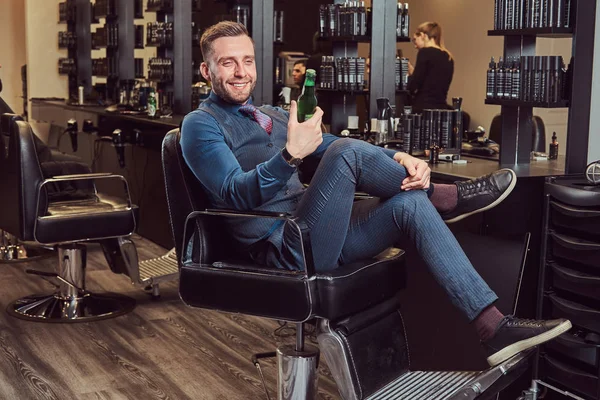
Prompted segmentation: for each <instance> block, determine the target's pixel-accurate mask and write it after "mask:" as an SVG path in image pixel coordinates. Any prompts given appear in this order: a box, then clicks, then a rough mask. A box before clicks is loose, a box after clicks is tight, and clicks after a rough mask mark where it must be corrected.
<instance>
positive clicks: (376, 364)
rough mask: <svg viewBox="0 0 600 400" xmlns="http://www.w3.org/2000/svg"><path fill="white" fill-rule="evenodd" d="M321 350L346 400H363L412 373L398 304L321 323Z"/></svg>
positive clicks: (383, 305)
mask: <svg viewBox="0 0 600 400" xmlns="http://www.w3.org/2000/svg"><path fill="white" fill-rule="evenodd" d="M317 340H318V342H319V348H320V349H321V352H322V353H323V356H324V357H325V361H326V363H327V365H328V367H329V369H330V371H331V374H332V375H333V378H334V380H335V381H336V383H337V387H338V389H339V391H340V394H341V395H342V398H343V399H345V400H362V399H366V398H367V397H369V396H370V395H371V394H373V393H375V392H377V391H378V390H379V389H381V388H383V387H385V386H386V385H388V384H389V383H390V382H392V381H394V380H395V379H397V378H398V377H399V376H401V375H403V374H404V373H406V372H408V370H409V356H408V347H407V342H406V333H405V330H404V323H403V321H402V316H401V315H400V312H399V311H398V300H397V299H395V298H393V299H391V300H388V301H386V302H384V303H381V304H379V305H377V306H375V307H372V308H370V309H368V310H365V311H363V312H362V313H359V314H356V315H353V316H351V317H348V318H345V319H343V320H341V321H337V322H330V321H328V320H325V319H321V320H319V334H318V336H317Z"/></svg>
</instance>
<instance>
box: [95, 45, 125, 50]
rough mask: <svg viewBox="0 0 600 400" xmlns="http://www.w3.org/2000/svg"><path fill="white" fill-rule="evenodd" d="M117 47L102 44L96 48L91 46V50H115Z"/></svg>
mask: <svg viewBox="0 0 600 400" xmlns="http://www.w3.org/2000/svg"><path fill="white" fill-rule="evenodd" d="M117 47H119V46H116V45H111V46H108V45H106V44H102V45H96V46H92V50H100V49H116V48H117Z"/></svg>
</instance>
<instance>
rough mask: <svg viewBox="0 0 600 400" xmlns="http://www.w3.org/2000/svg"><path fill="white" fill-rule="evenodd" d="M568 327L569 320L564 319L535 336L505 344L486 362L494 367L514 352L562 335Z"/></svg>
mask: <svg viewBox="0 0 600 400" xmlns="http://www.w3.org/2000/svg"><path fill="white" fill-rule="evenodd" d="M569 329H571V321H565V322H563V323H562V324H560V325H558V326H555V327H554V328H552V329H551V330H549V331H546V332H544V333H540V334H539V335H537V336H534V337H531V338H529V339H525V340H521V341H520V342H515V343H513V344H511V345H509V346H506V347H505V348H503V349H502V350H500V351H499V352H497V353H494V354H492V355H491V356H489V357H488V359H487V362H488V364H490V366H492V367H495V366H496V365H498V364H500V363H502V362H503V361H505V360H507V359H509V358H511V357H512V356H514V355H515V354H517V353H520V352H521V351H523V350H527V349H529V348H531V347H534V346H537V345H539V344H542V343H545V342H547V341H549V340H551V339H554V338H555V337H557V336H559V335H562V334H563V333H565V332H566V331H568V330H569Z"/></svg>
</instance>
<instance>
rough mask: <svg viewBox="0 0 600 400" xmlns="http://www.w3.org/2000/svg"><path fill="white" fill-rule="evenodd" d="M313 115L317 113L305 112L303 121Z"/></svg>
mask: <svg viewBox="0 0 600 400" xmlns="http://www.w3.org/2000/svg"><path fill="white" fill-rule="evenodd" d="M313 115H315V114H304V118H303V121H306V120H307V119H311V118H312V116H313Z"/></svg>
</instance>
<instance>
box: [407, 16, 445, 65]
mask: <svg viewBox="0 0 600 400" xmlns="http://www.w3.org/2000/svg"><path fill="white" fill-rule="evenodd" d="M416 33H417V35H421V34H425V35H427V36H429V38H430V39H433V41H434V42H435V44H436V45H438V46H439V47H440V49H442V50H444V51H445V52H446V53H448V58H449V59H450V60H452V53H450V51H448V49H447V48H446V47H445V46H444V41H443V40H442V26H441V25H440V24H438V23H437V22H423V23H422V24H421V25H419V26H418V27H417V32H416Z"/></svg>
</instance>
